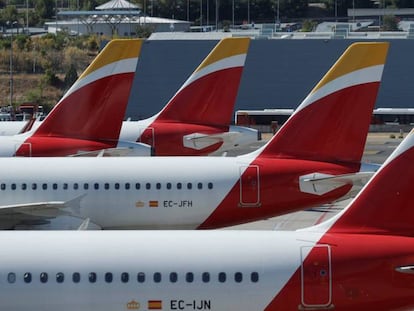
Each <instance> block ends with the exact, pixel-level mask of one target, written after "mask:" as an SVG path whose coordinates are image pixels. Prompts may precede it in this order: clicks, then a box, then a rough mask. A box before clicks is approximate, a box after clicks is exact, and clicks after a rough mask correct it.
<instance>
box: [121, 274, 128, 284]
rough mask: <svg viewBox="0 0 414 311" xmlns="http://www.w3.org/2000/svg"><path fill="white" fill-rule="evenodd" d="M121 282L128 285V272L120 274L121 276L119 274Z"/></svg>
mask: <svg viewBox="0 0 414 311" xmlns="http://www.w3.org/2000/svg"><path fill="white" fill-rule="evenodd" d="M121 281H122V283H128V281H129V274H128V272H122V274H121Z"/></svg>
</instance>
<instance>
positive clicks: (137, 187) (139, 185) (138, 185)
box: [135, 182, 141, 190]
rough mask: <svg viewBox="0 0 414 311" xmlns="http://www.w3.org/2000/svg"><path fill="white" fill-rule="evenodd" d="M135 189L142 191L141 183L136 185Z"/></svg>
mask: <svg viewBox="0 0 414 311" xmlns="http://www.w3.org/2000/svg"><path fill="white" fill-rule="evenodd" d="M135 189H137V190H139V189H141V184H140V183H139V182H137V183H135Z"/></svg>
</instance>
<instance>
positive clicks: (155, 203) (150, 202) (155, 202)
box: [149, 201, 158, 207]
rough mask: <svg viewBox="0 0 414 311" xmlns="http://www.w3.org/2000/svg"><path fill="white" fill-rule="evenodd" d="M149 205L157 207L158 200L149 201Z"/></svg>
mask: <svg viewBox="0 0 414 311" xmlns="http://www.w3.org/2000/svg"><path fill="white" fill-rule="evenodd" d="M149 207H158V201H149Z"/></svg>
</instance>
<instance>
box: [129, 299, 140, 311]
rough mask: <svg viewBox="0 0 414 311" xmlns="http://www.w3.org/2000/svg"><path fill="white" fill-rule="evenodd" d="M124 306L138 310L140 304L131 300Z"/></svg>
mask: <svg viewBox="0 0 414 311" xmlns="http://www.w3.org/2000/svg"><path fill="white" fill-rule="evenodd" d="M126 307H127V309H128V310H138V309H139V307H140V304H139V302H137V301H135V300H131V301H130V302H128V303H127V305H126Z"/></svg>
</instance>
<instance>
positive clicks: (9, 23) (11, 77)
mask: <svg viewBox="0 0 414 311" xmlns="http://www.w3.org/2000/svg"><path fill="white" fill-rule="evenodd" d="M7 24H8V25H9V26H10V62H9V63H10V107H13V27H14V25H16V24H17V22H12V21H8V22H7Z"/></svg>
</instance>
